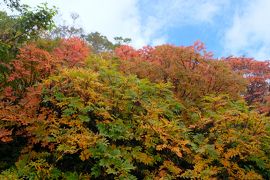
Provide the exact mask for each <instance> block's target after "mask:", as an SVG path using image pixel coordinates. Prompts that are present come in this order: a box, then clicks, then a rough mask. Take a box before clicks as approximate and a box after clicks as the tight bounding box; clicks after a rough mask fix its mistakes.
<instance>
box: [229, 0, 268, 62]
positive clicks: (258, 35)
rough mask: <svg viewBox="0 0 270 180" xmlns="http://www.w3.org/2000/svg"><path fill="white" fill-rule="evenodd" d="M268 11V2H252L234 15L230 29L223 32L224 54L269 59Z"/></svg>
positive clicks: (255, 0) (266, 0)
mask: <svg viewBox="0 0 270 180" xmlns="http://www.w3.org/2000/svg"><path fill="white" fill-rule="evenodd" d="M269 9H270V1H269V0H253V1H247V4H246V6H244V7H242V8H241V9H240V10H238V11H237V12H236V13H235V15H234V19H233V23H232V25H231V27H229V28H228V29H227V30H226V32H225V37H224V43H225V44H224V48H225V53H226V54H233V55H247V56H252V57H254V58H256V59H258V60H265V59H270V21H269V19H270V11H269Z"/></svg>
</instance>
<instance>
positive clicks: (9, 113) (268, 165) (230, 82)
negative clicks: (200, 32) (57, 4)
mask: <svg viewBox="0 0 270 180" xmlns="http://www.w3.org/2000/svg"><path fill="white" fill-rule="evenodd" d="M5 2H7V3H9V5H10V7H15V9H19V12H20V15H18V16H16V17H14V16H10V15H8V14H7V13H6V12H1V13H0V23H1V27H0V28H1V30H0V31H1V32H0V48H1V49H0V68H1V71H0V179H269V178H270V121H269V120H270V119H269V109H270V108H269V99H270V98H269V72H270V71H269V68H270V67H269V63H268V62H258V61H256V60H254V59H251V58H243V57H228V58H224V59H214V58H213V56H212V54H211V53H209V52H208V51H207V50H206V49H205V47H204V45H203V43H201V42H199V41H198V42H195V43H194V45H192V46H188V47H184V46H174V45H161V46H156V47H151V46H147V47H144V48H141V49H134V48H133V47H131V46H128V45H127V43H129V42H130V39H128V38H122V37H117V38H115V40H116V42H110V41H109V40H108V39H107V37H105V36H103V35H101V34H99V33H90V34H88V35H80V37H78V32H79V31H72V32H76V33H70V32H69V30H70V29H72V28H70V27H66V28H61V27H60V28H59V27H56V29H54V30H56V31H55V32H54V33H52V31H50V30H51V28H53V21H52V17H53V16H54V14H55V11H54V10H52V9H49V8H47V7H46V6H40V7H38V8H37V10H30V9H28V8H26V9H24V6H23V5H20V4H19V3H18V1H5ZM10 3H11V4H10ZM14 3H15V4H14ZM16 3H18V4H16ZM25 22H27V23H28V24H27V23H25ZM73 30H76V29H73ZM61 31H63V32H61ZM67 31H68V33H67ZM80 32H82V31H80ZM59 34H60V35H59ZM61 34H62V35H61ZM67 34H69V35H67Z"/></svg>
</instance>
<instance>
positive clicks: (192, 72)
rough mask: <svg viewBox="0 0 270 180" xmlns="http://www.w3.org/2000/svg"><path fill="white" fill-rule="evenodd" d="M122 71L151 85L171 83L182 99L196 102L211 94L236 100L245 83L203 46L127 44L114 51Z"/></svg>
mask: <svg viewBox="0 0 270 180" xmlns="http://www.w3.org/2000/svg"><path fill="white" fill-rule="evenodd" d="M115 54H116V57H118V58H119V59H120V60H122V61H120V69H121V70H122V71H123V72H125V73H127V74H136V75H137V76H138V77H140V78H148V79H150V80H151V81H152V82H170V83H172V84H173V86H174V92H175V94H176V96H177V97H179V98H180V99H182V100H188V101H193V100H196V99H198V98H200V97H203V96H205V95H208V94H216V95H218V94H222V93H224V94H226V93H228V94H230V95H231V97H234V98H237V97H239V95H240V92H243V91H244V89H245V85H246V84H245V80H244V79H243V77H241V75H238V74H237V73H234V72H232V71H231V69H230V67H229V66H228V65H227V64H225V63H224V62H222V61H218V60H214V59H213V58H211V53H208V52H207V51H206V50H205V48H204V47H203V44H201V43H195V44H194V45H193V46H189V47H182V46H180V47H177V46H172V45H161V46H156V47H150V46H148V47H144V48H142V49H139V50H135V49H133V48H132V47H130V46H127V45H124V46H120V47H118V48H116V49H115Z"/></svg>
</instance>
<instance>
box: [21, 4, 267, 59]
mask: <svg viewBox="0 0 270 180" xmlns="http://www.w3.org/2000/svg"><path fill="white" fill-rule="evenodd" d="M21 1H22V2H24V3H27V4H30V5H33V6H34V5H37V4H39V3H41V2H47V3H48V4H49V6H52V5H55V6H57V7H58V8H59V13H60V15H59V16H58V17H57V22H58V23H63V20H67V21H66V23H68V22H69V20H68V19H70V18H69V15H70V13H73V12H76V13H78V14H79V15H80V19H79V21H78V24H79V25H80V26H82V27H83V28H84V29H85V30H86V32H92V31H99V32H101V33H102V34H104V35H106V36H108V37H109V38H110V39H112V38H113V37H115V36H123V37H130V38H131V39H132V40H133V42H132V45H133V46H135V47H137V48H139V47H141V46H144V45H159V44H164V43H171V44H176V45H191V44H193V42H194V41H196V40H198V39H199V40H201V41H202V42H204V43H205V44H206V47H207V49H208V50H209V51H212V52H213V53H214V54H215V56H216V57H222V56H229V55H235V56H241V55H245V56H248V57H254V58H256V59H258V60H266V59H270V21H269V18H270V10H269V9H270V0H21Z"/></svg>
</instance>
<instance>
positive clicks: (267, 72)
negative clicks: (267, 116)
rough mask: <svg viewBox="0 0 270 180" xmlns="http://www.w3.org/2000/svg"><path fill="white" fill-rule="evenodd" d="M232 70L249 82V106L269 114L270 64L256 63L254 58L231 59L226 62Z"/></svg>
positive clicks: (247, 93) (247, 95)
mask: <svg viewBox="0 0 270 180" xmlns="http://www.w3.org/2000/svg"><path fill="white" fill-rule="evenodd" d="M224 61H225V62H226V63H228V64H229V65H230V66H231V68H232V70H233V71H235V72H237V73H239V74H241V75H242V76H243V77H244V78H245V79H247V80H248V85H247V92H246V93H245V99H246V101H247V102H248V104H249V105H254V106H256V107H257V108H258V109H259V110H260V111H261V112H267V113H269V112H270V110H269V106H268V105H267V104H268V103H267V101H268V96H269V88H270V85H269V78H270V64H269V62H268V61H256V60H254V59H252V58H245V57H229V58H226V59H225V60H224Z"/></svg>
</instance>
